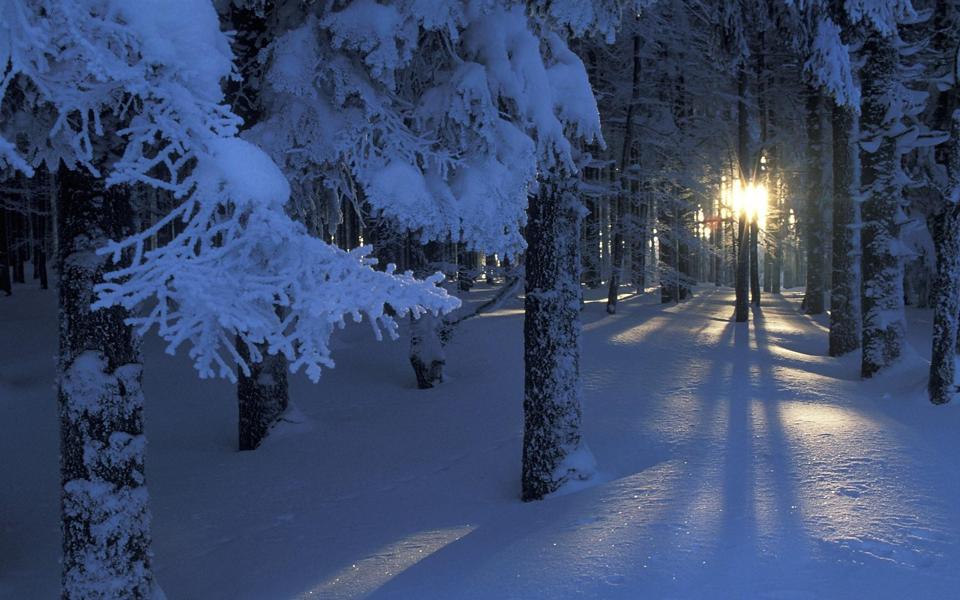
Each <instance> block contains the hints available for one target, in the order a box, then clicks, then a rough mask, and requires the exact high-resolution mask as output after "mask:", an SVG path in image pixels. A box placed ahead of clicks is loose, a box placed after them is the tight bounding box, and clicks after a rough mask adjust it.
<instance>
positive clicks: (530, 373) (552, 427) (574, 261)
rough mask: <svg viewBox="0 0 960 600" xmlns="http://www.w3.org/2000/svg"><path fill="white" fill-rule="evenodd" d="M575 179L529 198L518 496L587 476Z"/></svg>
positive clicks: (555, 182)
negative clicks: (582, 424)
mask: <svg viewBox="0 0 960 600" xmlns="http://www.w3.org/2000/svg"><path fill="white" fill-rule="evenodd" d="M582 210H583V207H582V204H581V202H580V200H579V199H578V197H577V194H576V180H574V179H572V178H570V177H568V176H555V177H553V178H550V179H547V180H545V181H543V182H542V183H541V185H540V190H539V193H538V194H537V195H536V196H534V197H531V198H530V207H529V209H528V222H527V229H526V233H527V244H528V246H527V252H526V299H525V301H524V311H525V315H524V323H523V340H524V352H523V356H524V400H523V412H524V433H523V473H522V497H523V500H525V501H528V500H539V499H541V498H543V497H544V496H546V495H547V494H549V493H551V492H554V491H556V490H557V489H558V488H559V487H560V486H561V485H563V484H564V483H566V482H567V481H570V480H573V479H587V478H589V477H590V475H591V474H592V467H591V460H590V458H589V451H588V450H587V449H586V446H585V445H584V444H583V443H582V441H581V438H580V399H581V393H582V392H581V382H580V293H581V292H580V251H579V244H578V240H579V239H580V235H579V229H580V219H581V211H582Z"/></svg>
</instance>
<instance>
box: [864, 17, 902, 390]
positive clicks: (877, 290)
mask: <svg viewBox="0 0 960 600" xmlns="http://www.w3.org/2000/svg"><path fill="white" fill-rule="evenodd" d="M863 54H864V56H865V58H866V63H865V65H864V68H863V69H862V71H861V80H862V82H863V103H862V109H861V114H862V115H863V116H862V120H861V123H862V125H863V134H862V136H861V138H862V139H863V140H864V142H862V143H870V142H873V143H875V144H876V145H877V147H876V150H875V151H874V152H864V153H863V154H862V161H863V172H862V173H863V189H864V201H863V205H862V218H863V228H862V230H861V231H862V233H861V235H862V237H861V244H862V252H863V258H862V261H861V264H862V268H863V285H862V290H863V292H862V293H863V297H862V304H861V306H862V309H863V313H862V319H863V330H862V335H863V353H862V356H863V359H862V363H861V369H860V372H861V375H862V376H863V377H872V376H873V375H875V374H876V373H877V372H878V371H880V370H881V369H883V368H884V367H887V366H889V365H890V364H892V363H893V362H894V361H896V360H897V359H898V358H899V357H900V355H901V353H902V352H903V344H904V337H905V335H906V318H905V315H904V312H903V263H902V262H901V259H900V256H898V253H897V251H896V249H895V247H894V246H895V245H899V238H900V226H899V224H898V215H899V214H900V211H901V207H900V204H901V202H902V199H901V193H902V192H901V188H900V184H899V183H898V182H897V179H896V177H897V173H898V171H899V168H900V165H899V164H898V163H899V155H898V152H897V147H896V146H897V141H896V139H894V137H892V136H891V135H890V133H889V128H890V126H891V125H892V123H890V122H889V121H888V111H889V108H890V106H889V102H890V98H891V97H892V95H891V89H892V87H893V83H894V77H896V74H895V72H896V68H897V62H898V60H897V59H898V56H897V49H896V47H895V46H894V42H893V40H892V39H890V38H884V37H882V36H880V35H879V34H877V33H871V34H870V36H869V37H868V38H867V39H866V41H865V42H864V45H863Z"/></svg>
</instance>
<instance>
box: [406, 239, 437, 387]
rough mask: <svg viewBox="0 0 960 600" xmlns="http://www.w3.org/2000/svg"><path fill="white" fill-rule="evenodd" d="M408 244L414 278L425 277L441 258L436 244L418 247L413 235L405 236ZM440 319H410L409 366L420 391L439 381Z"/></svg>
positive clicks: (423, 315) (421, 317)
mask: <svg viewBox="0 0 960 600" xmlns="http://www.w3.org/2000/svg"><path fill="white" fill-rule="evenodd" d="M407 241H408V243H409V244H410V252H409V254H410V262H411V263H412V264H411V265H410V266H411V267H413V271H414V273H415V274H416V275H417V277H420V278H425V277H428V276H429V275H431V274H432V273H433V270H432V269H431V267H430V265H431V263H432V262H434V261H437V260H439V259H441V258H442V249H441V246H440V244H437V243H436V242H431V243H428V244H420V243H419V242H418V240H417V239H416V237H415V236H413V235H409V236H407ZM442 323H443V321H442V319H441V318H440V317H435V316H434V315H432V314H430V313H424V314H422V315H420V317H419V318H414V317H413V316H412V315H411V316H410V366H412V367H413V373H414V375H415V376H416V378H417V387H418V388H420V389H421V390H425V389H429V388H432V387H433V386H435V385H438V384H440V383H442V382H443V367H444V365H445V364H446V362H447V360H446V353H445V351H444V348H443V347H444V342H443V339H442V338H441V335H440V328H441V326H442Z"/></svg>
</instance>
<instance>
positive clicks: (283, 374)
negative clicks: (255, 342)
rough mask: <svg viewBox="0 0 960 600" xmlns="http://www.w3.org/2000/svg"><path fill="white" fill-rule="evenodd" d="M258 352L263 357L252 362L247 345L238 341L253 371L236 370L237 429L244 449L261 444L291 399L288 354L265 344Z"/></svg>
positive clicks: (239, 445) (239, 348) (242, 355)
mask: <svg viewBox="0 0 960 600" xmlns="http://www.w3.org/2000/svg"><path fill="white" fill-rule="evenodd" d="M259 352H260V353H261V354H262V355H263V360H261V361H260V362H256V363H251V361H250V353H249V352H248V350H247V347H246V345H245V344H242V343H239V342H238V343H237V353H238V354H239V355H240V357H241V358H243V360H244V361H245V362H246V363H247V365H248V366H249V368H250V375H244V374H243V372H239V373H238V374H237V404H238V408H239V421H238V426H237V430H238V448H239V449H240V450H241V451H243V450H255V449H256V448H257V447H258V446H260V444H262V443H263V440H264V439H266V437H267V434H268V433H269V431H270V428H271V427H273V425H274V424H275V423H276V422H277V421H278V420H279V419H280V417H281V416H282V415H283V413H284V411H285V410H287V406H288V405H289V403H290V398H289V392H288V389H287V368H288V366H287V358H286V357H285V356H284V355H283V354H279V353H278V354H269V353H268V352H267V349H266V347H265V346H261V347H260V348H259Z"/></svg>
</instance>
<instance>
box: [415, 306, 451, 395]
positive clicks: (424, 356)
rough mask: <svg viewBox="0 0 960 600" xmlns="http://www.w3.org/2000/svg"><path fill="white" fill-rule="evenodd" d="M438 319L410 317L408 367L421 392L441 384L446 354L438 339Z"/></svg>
mask: <svg viewBox="0 0 960 600" xmlns="http://www.w3.org/2000/svg"><path fill="white" fill-rule="evenodd" d="M440 324H441V320H440V318H439V317H435V316H433V315H432V314H430V313H424V314H422V315H420V317H419V318H414V317H413V316H411V317H410V365H411V366H412V367H413V372H414V374H415V375H416V377H417V387H418V388H420V389H421V390H425V389H429V388H432V387H433V386H435V385H438V384H440V383H443V366H444V364H445V363H446V353H445V352H444V349H443V342H442V340H441V339H440Z"/></svg>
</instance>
